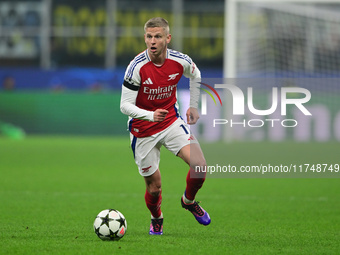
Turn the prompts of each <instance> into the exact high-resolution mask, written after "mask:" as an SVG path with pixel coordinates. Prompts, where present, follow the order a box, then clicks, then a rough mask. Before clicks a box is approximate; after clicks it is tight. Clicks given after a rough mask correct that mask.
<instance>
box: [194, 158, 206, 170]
mask: <svg viewBox="0 0 340 255" xmlns="http://www.w3.org/2000/svg"><path fill="white" fill-rule="evenodd" d="M190 166H191V168H193V169H196V168H205V167H206V166H207V162H206V161H205V159H204V158H200V159H196V160H195V161H194V162H191V164H190Z"/></svg>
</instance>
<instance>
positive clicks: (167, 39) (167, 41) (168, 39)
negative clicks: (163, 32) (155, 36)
mask: <svg viewBox="0 0 340 255" xmlns="http://www.w3.org/2000/svg"><path fill="white" fill-rule="evenodd" d="M170 41H171V34H167V36H166V43H167V44H169V43H170Z"/></svg>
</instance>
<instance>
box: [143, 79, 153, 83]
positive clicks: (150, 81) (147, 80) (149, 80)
mask: <svg viewBox="0 0 340 255" xmlns="http://www.w3.org/2000/svg"><path fill="white" fill-rule="evenodd" d="M143 84H153V82H152V80H151V79H150V78H147V79H146V80H145V81H144V82H143Z"/></svg>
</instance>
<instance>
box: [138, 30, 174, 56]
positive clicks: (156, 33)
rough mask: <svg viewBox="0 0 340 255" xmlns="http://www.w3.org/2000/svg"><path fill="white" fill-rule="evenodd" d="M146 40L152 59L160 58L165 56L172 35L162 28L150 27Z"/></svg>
mask: <svg viewBox="0 0 340 255" xmlns="http://www.w3.org/2000/svg"><path fill="white" fill-rule="evenodd" d="M144 39H145V43H146V46H147V48H148V51H149V54H150V55H151V57H152V56H153V57H159V56H161V55H162V54H165V50H166V48H167V45H168V43H170V40H171V35H170V34H166V32H165V31H164V28H162V27H149V28H147V29H146V31H145V34H144Z"/></svg>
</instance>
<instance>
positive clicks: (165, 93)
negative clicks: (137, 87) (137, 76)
mask: <svg viewBox="0 0 340 255" xmlns="http://www.w3.org/2000/svg"><path fill="white" fill-rule="evenodd" d="M176 87H177V84H175V85H168V86H165V87H161V86H158V87H157V88H149V87H144V90H143V92H144V94H147V95H148V98H147V99H148V100H156V99H165V98H169V97H171V95H172V92H173V91H174V90H175V89H176Z"/></svg>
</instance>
